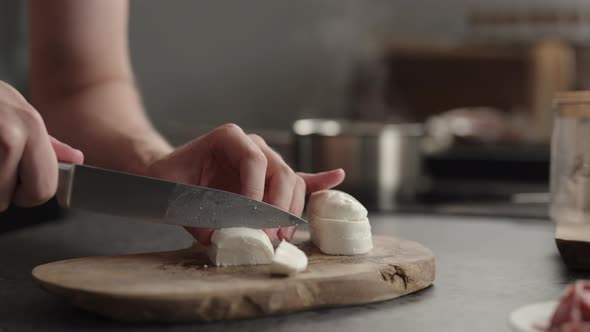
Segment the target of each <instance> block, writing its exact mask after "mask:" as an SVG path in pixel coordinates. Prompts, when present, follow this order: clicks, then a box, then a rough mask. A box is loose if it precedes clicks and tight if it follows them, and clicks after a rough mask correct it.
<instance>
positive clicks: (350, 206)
mask: <svg viewBox="0 0 590 332" xmlns="http://www.w3.org/2000/svg"><path fill="white" fill-rule="evenodd" d="M307 211H308V212H309V213H310V214H313V215H316V216H318V217H321V218H328V219H336V220H361V219H363V218H366V217H367V209H366V208H365V207H364V206H363V205H362V204H361V203H360V202H359V201H357V200H356V199H355V198H354V197H352V196H351V195H349V194H347V193H345V192H342V191H338V190H321V191H318V192H315V193H313V194H312V195H311V197H310V199H309V203H308V205H307Z"/></svg>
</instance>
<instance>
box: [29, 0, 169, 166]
mask: <svg viewBox="0 0 590 332" xmlns="http://www.w3.org/2000/svg"><path fill="white" fill-rule="evenodd" d="M28 12H29V44H30V45H29V49H30V93H31V95H30V97H31V103H32V104H33V106H35V108H37V110H39V112H41V114H42V115H43V117H44V120H45V122H46V125H47V127H48V129H49V131H50V133H51V134H53V135H55V136H56V137H57V138H59V139H61V140H63V141H65V142H67V143H69V144H71V145H72V146H75V147H77V148H79V149H81V150H82V151H83V152H84V154H85V156H86V162H87V163H90V164H93V165H97V166H102V167H108V168H113V169H118V170H124V171H129V172H134V173H143V172H144V170H145V167H146V166H147V165H149V163H150V162H151V161H153V160H154V159H157V158H159V157H161V156H162V155H163V154H166V153H168V152H170V151H171V150H172V149H171V147H170V146H169V145H168V144H167V143H166V142H165V141H164V140H163V139H162V138H161V137H160V135H159V134H158V133H157V132H156V131H155V130H154V129H153V128H152V126H151V124H150V122H149V121H148V119H147V117H146V115H145V113H144V111H143V107H142V104H141V100H140V97H139V94H138V93H137V90H136V88H135V84H134V79H133V71H132V69H131V64H130V61H129V51H128V45H127V16H128V13H127V12H128V4H127V1H123V0H93V1H91V0H85V1H79V0H53V1H46V0H30V1H29V5H28Z"/></svg>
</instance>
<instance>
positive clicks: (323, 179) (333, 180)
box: [297, 168, 346, 194]
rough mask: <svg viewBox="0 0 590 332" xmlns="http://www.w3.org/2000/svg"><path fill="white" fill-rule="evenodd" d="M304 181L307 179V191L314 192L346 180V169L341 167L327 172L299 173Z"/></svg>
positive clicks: (332, 186)
mask: <svg viewBox="0 0 590 332" xmlns="http://www.w3.org/2000/svg"><path fill="white" fill-rule="evenodd" d="M297 175H299V176H300V177H301V178H302V179H303V181H305V186H306V188H307V193H308V194H309V193H313V192H316V191H320V190H324V189H330V188H334V187H336V186H337V185H339V184H340V183H342V181H344V177H345V176H346V175H345V173H344V170H343V169H341V168H339V169H335V170H331V171H327V172H322V173H315V174H310V173H301V172H300V173H297Z"/></svg>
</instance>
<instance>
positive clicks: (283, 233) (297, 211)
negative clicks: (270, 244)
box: [277, 176, 305, 241]
mask: <svg viewBox="0 0 590 332" xmlns="http://www.w3.org/2000/svg"><path fill="white" fill-rule="evenodd" d="M304 206H305V181H303V179H302V178H301V177H299V176H298V177H297V182H296V184H295V188H294V189H293V199H292V200H291V207H290V208H289V212H290V213H292V214H294V215H296V216H299V217H300V216H301V215H302V214H303V208H304ZM295 230H296V228H295V226H292V227H284V228H281V229H279V231H278V232H277V236H278V238H279V240H283V239H285V240H287V241H291V239H292V238H293V234H295Z"/></svg>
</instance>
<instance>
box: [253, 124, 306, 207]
mask: <svg viewBox="0 0 590 332" xmlns="http://www.w3.org/2000/svg"><path fill="white" fill-rule="evenodd" d="M248 136H249V137H250V139H252V141H253V142H254V143H255V144H256V145H257V146H258V147H259V148H260V150H261V151H262V153H264V156H265V157H266V160H267V161H268V165H267V171H266V177H267V179H268V188H267V189H266V195H265V198H264V201H265V202H267V203H268V204H271V205H274V206H276V207H278V208H281V209H283V210H285V211H289V208H290V207H291V201H292V199H293V190H294V188H295V184H296V182H297V178H298V177H297V175H295V172H293V170H292V169H291V167H289V165H287V163H286V162H285V161H284V160H283V158H281V156H280V155H279V154H278V153H276V152H275V151H274V150H273V149H271V148H270V147H269V146H268V145H267V144H266V142H265V141H264V140H263V139H262V138H261V137H260V136H258V135H254V134H251V135H248Z"/></svg>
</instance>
